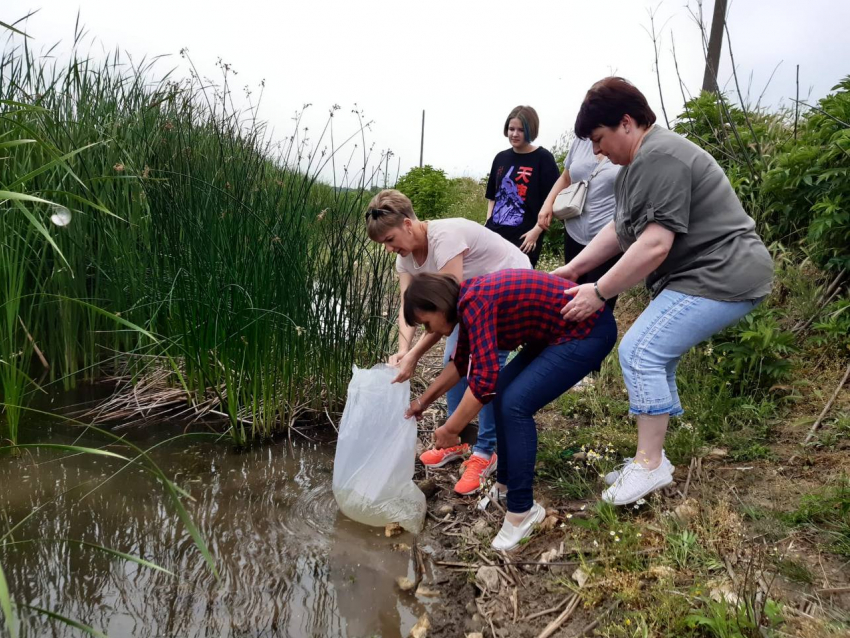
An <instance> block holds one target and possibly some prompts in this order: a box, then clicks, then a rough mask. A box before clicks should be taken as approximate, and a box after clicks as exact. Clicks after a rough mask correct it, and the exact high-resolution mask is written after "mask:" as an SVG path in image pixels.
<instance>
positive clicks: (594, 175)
mask: <svg viewBox="0 0 850 638" xmlns="http://www.w3.org/2000/svg"><path fill="white" fill-rule="evenodd" d="M607 161H608V158H607V157H606V158H605V159H603V160H602V161H601V162H599V163H597V165H596V168H594V169H593V172H592V173H591V174H590V177H588V178H587V184H588V186H589V185H590V180H592V179H593V178H594V177H596V174H597V173H598V172H599V171H600V170H601V169H602V166H603V165H604V164H605V162H607Z"/></svg>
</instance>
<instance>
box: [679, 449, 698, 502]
mask: <svg viewBox="0 0 850 638" xmlns="http://www.w3.org/2000/svg"><path fill="white" fill-rule="evenodd" d="M696 465H697V460H696V458H694V457H691V463H690V465H688V479H687V480H686V481H685V489H684V490H683V491H682V500H683V501H684V500H686V499H687V498H688V489H689V488H690V487H691V473H692V472H693V471H694V468H695V467H696Z"/></svg>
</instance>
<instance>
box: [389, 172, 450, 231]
mask: <svg viewBox="0 0 850 638" xmlns="http://www.w3.org/2000/svg"><path fill="white" fill-rule="evenodd" d="M396 188H397V189H398V190H400V191H401V192H402V193H404V194H405V195H407V196H408V197H409V198H410V201H411V202H412V203H413V210H414V211H415V212H416V216H417V217H419V218H420V219H436V218H438V217H446V212H447V210H448V205H449V181H448V180H447V179H446V174H445V172H443V171H442V170H440V169H437V168H434V167H433V166H431V165H429V164H426V165H425V166H422V167H419V166H417V167H415V168H411V169H410V170H409V171H408V172H407V173H405V174H404V175H402V176H401V178H400V179H399V180H398V182H397V183H396Z"/></svg>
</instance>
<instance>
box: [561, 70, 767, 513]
mask: <svg viewBox="0 0 850 638" xmlns="http://www.w3.org/2000/svg"><path fill="white" fill-rule="evenodd" d="M575 130H576V135H577V136H578V137H580V138H589V139H590V140H591V141H592V142H593V150H594V152H601V153H602V154H603V155H605V156H607V157H608V159H610V160H611V162H613V163H614V164H619V165H620V166H622V167H623V168H622V169H621V170H620V173H619V175H618V176H617V181H616V183H615V190H614V196H615V199H616V211H615V216H614V220H613V221H612V222H611V223H609V224H608V225H607V226H606V227H605V228H604V229H603V230H602V231H601V232H600V233H599V234H598V235H597V236H596V237H595V238H594V239H593V241H592V242H590V244H588V246H587V247H586V248H585V249H584V250H583V251H582V252H581V253H580V254H579V255H578V256H577V257H576V258H575V259H573V260H572V261H570V262H569V263H568V264H566V265H565V266H563V267H561V268H558V269H557V270H555V271H554V274H556V275H559V276H562V277H564V278H565V279H569V280H572V281H576V280H577V279H578V277H579V276H581V275H582V274H583V273H585V272H587V271H588V270H591V269H592V268H595V267H596V266H597V265H599V264H601V263H604V262H605V261H606V260H608V259H610V258H611V257H613V256H614V255H617V254H619V253H623V256H622V258H621V259H620V261H619V262H618V263H617V264H616V265H615V266H614V267H613V268H611V270H610V271H608V272H607V273H606V274H605V275H604V276H603V277H601V278H600V279H599V280H598V281H597V282H596V283H593V284H584V285H582V286H580V287H579V288H578V289H577V290H576V292H575V294H574V295H573V297H572V299H571V300H570V301H569V302H568V303H567V304H566V306H564V309H563V311H562V312H563V314H564V317H565V318H566V319H568V320H571V321H581V320H582V319H583V318H584V317H586V316H588V315H589V314H590V313H592V312H595V311H596V310H597V309H598V308H599V307H601V306H602V304H603V303H605V300H606V299H607V298H609V297H612V296H614V295H618V294H620V293H621V292H623V291H625V290H627V289H629V288H631V287H632V286H634V285H636V284H637V283H639V282H640V281H641V280H644V279H645V280H646V285H647V287H648V288H649V289H650V291H651V293H652V296H653V299H652V302H651V303H650V304H649V306H647V308H646V310H644V312H643V313H641V315H640V316H639V317H638V319H637V320H636V321H635V323H634V324H633V325H632V327H631V328H630V329H629V331H628V332H627V333H626V335H625V336H624V337H623V339H622V341H621V343H620V347H619V350H618V352H619V356H620V366H621V368H622V370H623V378H624V380H625V383H626V388H627V389H628V392H629V404H630V406H629V407H630V410H629V411H630V413H631V414H634V415H636V417H637V427H638V444H637V453H636V454H635V456H634V458H632V459H628V463H627V464H626V465H625V466H624V468H623V470H622V471H621V472H618V473H615V474H614V475H613V476H612V475H609V477H606V482H609V484H610V487H609V488H608V489H607V490H605V492H604V493H603V494H602V498H603V500H605V501H608V502H610V503H613V504H615V505H626V504H628V503H633V502H635V501H637V500H639V499H641V498H643V497H644V496H646V495H647V494H649V493H650V492H653V491H655V490H657V489H659V488H661V487H664V486H665V485H669V484H670V483H671V482H672V480H673V477H672V472H673V469H674V468H673V466H672V465H671V464H670V462H669V461H668V460H667V458H666V456H665V455H664V449H663V447H664V438H665V435H666V432H667V425H668V422H669V419H670V417H671V416H678V415H680V414H682V413H683V410H682V406H681V403H680V402H679V393H678V390H677V388H676V367H677V366H678V363H679V360H680V358H681V357H682V355H683V354H684V353H685V352H687V351H688V350H690V349H691V348H692V347H694V346H695V345H696V344H698V343H700V342H701V341H704V340H705V339H708V338H709V337H711V336H712V335H713V334H715V333H717V332H719V331H721V330H723V329H724V328H726V327H727V326H729V325H731V324H733V323H735V322H736V321H738V320H739V319H740V318H741V317H743V316H744V315H746V314H747V313H749V312H750V311H751V310H752V309H753V308H754V307H755V306H756V305H758V303H759V302H761V301H762V300H763V299H764V298H765V296H767V294H768V293H769V292H770V287H771V283H772V280H773V261H772V259H771V257H770V253H768V251H767V249H766V248H765V246H764V243H763V242H762V241H761V239H760V238H759V236H758V235H757V234H756V232H755V223H754V222H753V220H752V218H751V217H750V216H749V215H747V213H746V212H745V211H744V208H743V206H741V202H740V201H739V200H738V197H737V195H736V194H735V191H734V190H733V188H732V185H731V184H730V183H729V180H728V179H727V177H726V175H725V174H724V172H723V169H722V168H721V167H720V165H719V164H718V163H717V162H716V161H715V160H714V158H712V157H711V155H709V154H708V153H706V152H705V151H703V150H702V149H701V148H699V147H698V146H697V145H695V144H693V143H692V142H690V141H688V140H686V139H685V138H683V137H681V136H679V135H677V134H676V133H673V132H672V131H669V130H666V129H662V128H659V127H657V126H656V125H655V114H654V113H653V112H652V110H651V109H650V108H649V105H648V104H647V101H646V98H645V97H644V96H643V94H642V93H641V92H640V91H639V90H638V89H637V88H635V87H634V86H633V85H631V84H630V83H629V82H627V81H626V80H624V79H622V78H617V77H609V78H605V79H603V80H601V81H599V82H597V83H596V84H594V85H593V86H592V87H591V89H590V90H589V91H588V92H587V95H586V97H585V99H584V102H583V103H582V106H581V110H580V111H579V115H578V118H577V119H576V127H575ZM571 292H572V291H571Z"/></svg>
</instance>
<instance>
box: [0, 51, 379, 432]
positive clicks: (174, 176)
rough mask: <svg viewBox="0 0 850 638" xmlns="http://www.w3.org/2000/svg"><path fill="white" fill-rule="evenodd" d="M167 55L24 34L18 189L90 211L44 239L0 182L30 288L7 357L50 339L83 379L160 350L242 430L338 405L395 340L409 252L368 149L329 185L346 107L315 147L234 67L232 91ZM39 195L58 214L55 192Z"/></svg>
mask: <svg viewBox="0 0 850 638" xmlns="http://www.w3.org/2000/svg"><path fill="white" fill-rule="evenodd" d="M15 42H16V41H14V40H12V43H15ZM155 68H156V65H155V63H152V62H151V63H148V62H143V63H141V64H137V65H134V64H131V63H130V61H127V60H124V59H123V58H122V56H121V55H120V54H119V53H112V54H108V55H106V56H105V57H102V58H101V59H100V60H99V61H97V60H96V59H95V58H93V57H91V56H88V55H85V54H82V53H79V52H78V51H77V50H76V49H75V50H74V52H73V53H72V54H71V56H70V57H69V59H68V62H67V64H66V65H65V66H60V65H59V63H58V62H57V61H56V60H53V59H49V58H46V57H45V58H41V57H38V56H36V55H35V54H34V53H33V52H32V51H31V50H30V49H29V48H28V45H27V43H26V42H23V43H21V44H20V45H17V46H13V44H9V45H8V46H7V47H6V48H5V50H4V53H3V55H2V58H0V100H4V101H5V102H4V103H5V104H7V105H12V104H19V105H24V106H23V107H22V108H16V107H10V108H8V109H6V110H5V112H4V113H3V114H2V115H0V142H4V141H10V140H26V139H32V140H37V142H38V143H27V144H24V143H19V144H14V145H10V146H9V147H8V148H5V149H3V150H4V151H5V156H4V157H3V158H2V159H0V190H11V189H8V188H7V187H9V186H14V187H15V190H16V192H20V193H24V194H28V195H31V196H36V197H39V198H42V199H44V200H48V201H50V202H53V203H55V204H57V205H61V206H64V207H66V208H67V209H68V210H69V211H70V213H71V215H72V220H71V223H70V224H68V225H67V226H65V227H62V228H58V227H56V228H53V229H52V230H50V231H47V234H46V235H45V234H39V233H36V232H35V231H34V230H33V229H34V228H35V226H33V224H30V225H29V226H26V225H24V224H23V222H22V212H21V210H20V206H19V205H13V202H11V201H5V202H4V201H3V198H1V197H0V237H2V240H0V241H2V250H3V251H4V252H2V253H0V255H2V259H3V262H2V264H3V265H2V268H3V270H2V271H0V274H2V275H3V277H4V280H3V281H2V282H1V283H2V285H4V286H7V290H10V291H11V290H13V289H15V290H19V294H17V295H15V294H7V295H6V298H5V299H4V313H3V315H2V323H0V329H2V330H3V332H2V334H3V343H2V344H0V348H2V349H0V353H2V354H3V355H10V354H14V353H21V352H24V349H25V348H30V349H31V347H33V346H35V345H37V346H38V348H40V350H41V351H42V352H43V353H44V357H45V358H46V361H47V363H48V364H49V373H48V375H49V381H54V382H61V383H62V384H63V385H64V387H66V388H69V387H72V386H73V385H74V384H75V383H76V382H77V380H79V379H80V378H88V379H91V378H95V377H96V376H97V375H99V374H101V373H102V371H103V367H102V366H103V364H104V363H106V362H109V361H112V360H116V359H123V358H125V356H126V355H128V354H140V355H144V357H139V358H138V359H136V361H137V363H136V367H135V369H134V371H135V373H136V374H144V372H145V366H148V365H168V366H170V367H171V368H172V369H173V370H174V371H175V383H180V384H182V385H183V386H184V387H185V388H186V390H187V393H188V394H187V396H188V401H191V402H201V401H203V400H204V399H205V398H209V397H210V396H216V397H218V399H219V400H220V403H221V405H222V406H223V411H224V413H226V415H227V416H228V418H229V419H230V422H231V425H232V433H233V436H234V439H235V440H236V441H237V442H239V443H244V442H246V441H247V440H249V439H251V438H253V437H256V436H267V435H269V434H271V433H272V432H273V431H274V430H275V429H277V428H280V427H285V426H286V425H288V424H290V423H291V422H293V421H294V420H297V419H299V418H301V417H302V416H303V415H304V414H305V413H310V412H314V413H315V412H324V411H325V410H330V411H333V410H337V409H338V408H339V407H340V404H341V400H342V399H343V398H344V392H345V386H346V383H347V380H348V375H349V373H350V368H351V364H352V362H354V361H358V362H361V363H363V362H365V363H369V362H371V361H374V360H376V359H378V358H379V357H380V356H382V355H383V353H384V352H385V350H386V349H387V347H388V342H389V338H390V331H391V326H392V322H391V321H388V320H387V316H391V315H392V310H391V306H392V304H393V303H395V299H394V298H393V296H392V292H391V287H390V286H389V284H390V282H391V276H392V272H391V268H390V262H389V260H388V259H387V258H386V256H385V255H382V254H381V252H382V251H378V250H375V249H374V247H373V246H372V245H371V243H370V242H369V241H368V239H367V238H366V236H365V233H363V230H362V220H361V219H360V212H361V210H362V208H363V204H364V202H363V190H364V188H368V187H369V186H370V185H371V184H370V175H369V173H368V171H367V168H366V165H367V163H368V156H367V154H366V153H365V151H364V153H363V155H362V165H361V166H360V167H356V166H354V163H353V161H350V162H349V164H348V165H347V166H346V167H345V175H346V182H345V183H344V184H342V185H340V186H344V188H343V187H336V186H330V185H326V184H323V183H321V182H320V181H319V175H320V174H321V173H322V170H323V169H324V168H325V166H326V165H327V164H328V162H330V161H332V159H333V158H334V155H335V153H336V152H337V151H338V150H339V147H335V146H334V143H333V123H334V111H332V112H331V113H330V116H329V119H328V123H327V126H326V127H325V130H324V132H323V133H322V136H321V137H319V138H318V139H317V140H316V141H314V142H313V144H312V145H311V146H310V147H308V146H307V145H306V143H305V142H304V141H303V138H302V137H300V135H301V133H302V131H300V130H296V132H295V134H293V135H292V136H291V137H290V138H287V140H285V141H284V143H282V144H277V145H276V144H273V143H272V140H271V136H270V134H269V133H268V131H267V130H266V128H265V126H264V124H263V123H262V122H260V121H258V120H257V119H256V111H255V110H253V109H252V110H250V111H245V112H242V111H239V110H237V109H235V108H234V106H233V100H232V98H231V94H230V87H229V86H228V83H229V82H230V81H231V79H232V72H231V71H230V69H229V68H228V67H226V66H225V65H222V80H221V83H220V86H218V87H210V86H209V84H208V83H203V82H202V81H201V80H200V79H199V77H198V76H197V74H195V73H194V72H192V73H191V74H190V77H189V78H188V79H183V80H174V79H172V77H171V74H164V75H161V76H160V77H159V78H157V77H156V73H155ZM364 146H365V144H364ZM312 149H315V150H312ZM353 155H354V154H352V156H353ZM358 161H360V160H358ZM26 210H27V211H28V213H29V215H30V216H31V217H32V218H33V220H34V221H36V222H39V223H41V224H42V225H43V227H44V228H46V227H49V226H50V224H49V223H47V221H46V220H47V219H48V218H49V217H50V215H51V214H52V213H53V212H54V210H53V208H52V207H51V206H49V205H47V204H40V203H38V202H28V203H27V208H26ZM24 228H28V229H29V230H27V233H29V234H27V235H23V234H21V233H22V232H23V231H22V229H24ZM48 239H49V240H50V242H54V243H50V242H48V241H47V240H48ZM15 286H17V288H15ZM13 298H14V300H17V301H13V303H10V302H9V300H13ZM102 311H105V312H102ZM22 313H23V314H22ZM24 317H26V320H24ZM116 318H120V320H122V321H126V322H128V324H127V325H125V326H123V327H122V326H118V325H117V324H116ZM128 325H135V326H139V327H142V328H144V330H145V331H147V332H149V333H152V334H155V335H157V337H158V339H157V340H156V341H153V340H151V339H149V338H148V337H147V336H146V335H145V334H144V333H143V332H142V331H139V330H134V329H124V328H126V327H128ZM24 326H26V329H27V330H28V331H29V334H30V335H31V337H32V339H29V338H28V337H27V336H26V333H25V330H24V329H23V328H24ZM27 344H29V345H27ZM24 354H25V355H27V353H26V352H24ZM4 360H6V359H5V357H4ZM30 372H31V370H30V368H29V367H28V363H27V362H25V361H23V359H21V365H18V366H17V367H16V374H17V375H18V376H16V377H14V378H12V377H9V379H8V383H7V376H9V375H10V374H11V373H10V372H8V370H7V371H6V372H5V373H4V372H0V374H3V375H4V376H3V377H2V380H3V384H4V385H3V391H4V403H6V404H7V405H8V404H12V405H20V404H21V401H23V400H25V398H26V396H27V395H29V393H31V392H32V391H33V389H34V385H33V383H31V382H30V377H29V376H28V375H29V373H30ZM20 375H25V376H20ZM11 399H13V400H11ZM12 410H14V408H12ZM6 412H7V414H6V417H7V424H10V423H11V420H12V419H14V418H15V416H14V414H13V413H12V412H11V411H10V409H9V408H8V407H7V408H6Z"/></svg>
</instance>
